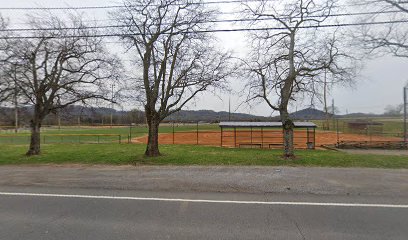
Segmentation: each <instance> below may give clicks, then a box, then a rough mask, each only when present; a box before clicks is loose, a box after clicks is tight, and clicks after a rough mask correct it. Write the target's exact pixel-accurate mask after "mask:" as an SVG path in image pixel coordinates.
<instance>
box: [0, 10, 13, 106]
mask: <svg viewBox="0 0 408 240" xmlns="http://www.w3.org/2000/svg"><path fill="white" fill-rule="evenodd" d="M6 28H7V22H6V20H5V19H4V18H3V17H2V16H1V15H0V30H1V31H2V32H0V36H1V37H3V38H6V37H7V35H6V33H7V32H5V31H4V30H6ZM9 49H10V42H9V41H7V40H5V39H3V40H0V104H1V103H3V102H5V101H6V100H8V99H9V97H10V95H11V93H12V91H10V89H11V88H12V84H11V82H10V81H8V79H7V78H6V76H5V74H4V71H5V66H6V64H5V63H6V62H7V59H8V51H9Z"/></svg>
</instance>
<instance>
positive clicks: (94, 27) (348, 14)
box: [0, 10, 401, 32]
mask: <svg viewBox="0 0 408 240" xmlns="http://www.w3.org/2000/svg"><path fill="white" fill-rule="evenodd" d="M399 12H401V11H399V10H390V11H382V12H380V11H372V12H355V13H338V14H331V15H328V16H322V15H316V16H308V17H307V18H323V17H342V16H361V15H375V14H388V13H399ZM280 19H284V18H280ZM113 20H115V19H106V20H88V22H96V21H113ZM268 20H275V19H274V18H272V17H270V18H241V19H221V20H206V21H197V22H194V23H229V22H252V21H268ZM123 27H128V25H103V26H85V27H81V29H106V28H123ZM76 29H78V28H75V27H61V28H41V29H37V28H13V29H2V30H0V32H25V31H57V30H76Z"/></svg>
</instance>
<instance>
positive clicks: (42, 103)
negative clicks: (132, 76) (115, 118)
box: [5, 13, 120, 155]
mask: <svg viewBox="0 0 408 240" xmlns="http://www.w3.org/2000/svg"><path fill="white" fill-rule="evenodd" d="M44 16H45V17H44ZM27 19H28V23H29V25H30V26H31V28H33V29H36V38H26V39H19V40H18V41H15V42H14V43H13V45H12V49H11V50H10V51H9V53H10V55H9V56H8V60H7V63H6V66H5V67H6V68H7V69H6V70H5V74H6V75H8V76H9V77H10V78H12V79H14V80H15V84H16V87H17V88H18V91H19V94H20V98H21V99H22V101H23V102H24V103H27V104H30V105H33V109H34V113H33V115H32V119H31V120H30V125H31V126H30V127H31V142H30V147H29V150H28V152H27V155H38V154H40V152H41V149H40V128H41V123H42V121H43V120H44V118H45V117H46V116H47V115H48V114H50V113H53V112H55V111H57V110H58V109H61V108H64V107H66V106H69V105H72V104H75V103H78V102H84V101H87V100H90V99H95V98H99V99H106V97H105V96H107V94H106V91H107V90H106V89H105V86H106V85H107V83H108V82H109V81H110V80H115V79H117V77H118V76H119V75H118V71H120V70H119V68H120V64H119V62H118V60H117V59H116V58H115V57H114V56H113V55H110V54H109V53H108V52H107V50H106V49H105V48H104V45H103V41H102V39H100V38H94V37H92V36H93V35H94V34H95V33H94V32H93V31H92V30H89V29H86V28H84V26H85V25H84V23H83V22H82V20H81V19H82V17H81V16H80V15H78V14H66V15H64V16H58V17H57V16H54V15H52V14H50V13H41V15H38V16H37V15H33V16H27ZM47 28H48V29H50V28H51V29H55V30H53V31H46V30H43V29H47ZM13 76H15V77H13Z"/></svg>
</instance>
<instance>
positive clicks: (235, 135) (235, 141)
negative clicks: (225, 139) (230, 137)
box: [234, 127, 237, 147]
mask: <svg viewBox="0 0 408 240" xmlns="http://www.w3.org/2000/svg"><path fill="white" fill-rule="evenodd" d="M234 147H237V128H236V127H234Z"/></svg>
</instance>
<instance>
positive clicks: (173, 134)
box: [173, 122, 174, 145]
mask: <svg viewBox="0 0 408 240" xmlns="http://www.w3.org/2000/svg"><path fill="white" fill-rule="evenodd" d="M173 145H174V122H173Z"/></svg>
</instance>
